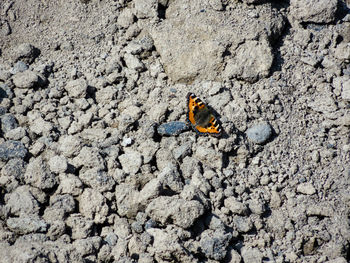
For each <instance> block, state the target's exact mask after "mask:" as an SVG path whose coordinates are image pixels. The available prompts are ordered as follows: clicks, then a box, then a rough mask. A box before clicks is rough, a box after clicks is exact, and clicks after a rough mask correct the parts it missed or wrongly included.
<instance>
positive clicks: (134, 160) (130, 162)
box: [119, 150, 142, 174]
mask: <svg viewBox="0 0 350 263" xmlns="http://www.w3.org/2000/svg"><path fill="white" fill-rule="evenodd" d="M119 162H120V164H121V165H122V168H123V170H124V172H126V173H128V174H136V173H137V172H138V171H139V170H140V168H141V165H142V155H141V154H140V153H139V152H137V151H133V150H126V151H125V153H124V154H122V155H120V156H119Z"/></svg>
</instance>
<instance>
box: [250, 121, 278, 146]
mask: <svg viewBox="0 0 350 263" xmlns="http://www.w3.org/2000/svg"><path fill="white" fill-rule="evenodd" d="M246 134H247V136H248V139H249V140H251V141H252V142H254V143H257V144H263V143H265V142H266V141H267V140H268V139H269V138H270V137H271V135H272V128H271V126H270V124H268V123H261V124H257V125H254V126H253V127H251V128H249V129H248V130H247V132H246Z"/></svg>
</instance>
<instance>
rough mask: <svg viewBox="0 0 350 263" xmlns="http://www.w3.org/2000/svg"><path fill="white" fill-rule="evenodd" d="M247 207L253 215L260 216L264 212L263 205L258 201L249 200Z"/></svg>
mask: <svg viewBox="0 0 350 263" xmlns="http://www.w3.org/2000/svg"><path fill="white" fill-rule="evenodd" d="M248 206H249V209H250V211H252V213H253V214H257V215H262V214H263V213H264V212H265V211H266V207H265V204H264V203H262V202H261V201H259V200H254V199H253V200H249V202H248Z"/></svg>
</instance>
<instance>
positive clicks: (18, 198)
mask: <svg viewBox="0 0 350 263" xmlns="http://www.w3.org/2000/svg"><path fill="white" fill-rule="evenodd" d="M5 202H6V206H5V208H6V210H7V211H8V212H9V214H10V215H15V216H19V215H21V214H27V215H33V214H37V213H39V210H40V203H39V202H38V201H37V199H36V198H35V196H34V195H33V194H32V192H31V190H30V187H28V186H19V187H18V188H16V189H15V191H13V192H12V193H10V194H7V195H6V196H5Z"/></svg>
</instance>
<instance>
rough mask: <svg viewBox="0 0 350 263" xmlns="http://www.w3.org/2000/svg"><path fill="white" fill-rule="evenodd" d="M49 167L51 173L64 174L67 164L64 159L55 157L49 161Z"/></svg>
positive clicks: (58, 156)
mask: <svg viewBox="0 0 350 263" xmlns="http://www.w3.org/2000/svg"><path fill="white" fill-rule="evenodd" d="M49 167H50V170H51V172H53V173H58V174H59V173H64V172H65V171H67V168H68V163H67V160H66V158H64V157H63V156H60V155H55V156H53V157H51V158H50V160H49Z"/></svg>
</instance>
